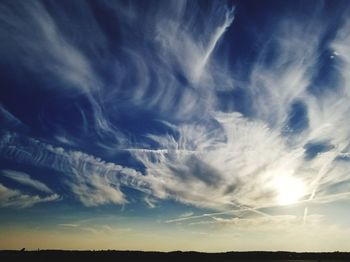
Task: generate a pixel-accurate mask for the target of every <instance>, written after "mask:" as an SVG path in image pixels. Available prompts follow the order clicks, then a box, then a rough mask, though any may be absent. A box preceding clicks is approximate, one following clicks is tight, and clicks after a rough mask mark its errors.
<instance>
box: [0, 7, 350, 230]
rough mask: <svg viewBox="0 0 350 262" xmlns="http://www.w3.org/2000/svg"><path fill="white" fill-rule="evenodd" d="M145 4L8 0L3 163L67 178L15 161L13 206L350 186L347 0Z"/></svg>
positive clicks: (316, 192)
mask: <svg viewBox="0 0 350 262" xmlns="http://www.w3.org/2000/svg"><path fill="white" fill-rule="evenodd" d="M147 2H148V3H147V5H146V4H145V2H144V1H141V2H140V1H73V2H69V1H2V2H1V3H0V56H1V57H2V62H1V64H0V66H1V70H2V72H3V73H1V74H2V76H4V77H3V83H2V84H1V85H2V88H1V94H2V95H1V105H0V122H1V137H0V156H1V159H2V161H4V162H6V163H16V164H19V165H20V164H23V165H29V166H33V167H35V168H39V169H40V168H43V169H45V170H52V171H54V172H55V174H57V176H58V177H56V178H55V179H56V180H57V181H59V182H58V184H59V185H60V186H59V188H60V190H61V189H62V188H64V189H65V190H63V191H62V190H61V191H60V192H58V189H56V187H57V183H53V182H52V181H51V180H50V179H47V180H46V182H45V183H44V182H42V181H40V178H41V177H36V174H35V172H28V173H27V172H23V170H22V169H20V168H19V169H20V170H14V168H6V169H5V168H4V169H3V170H2V171H1V176H0V179H1V180H0V182H1V181H3V182H1V184H0V193H1V194H0V196H1V197H0V205H1V206H16V207H30V206H32V205H34V204H37V203H39V202H48V201H64V200H65V199H66V198H69V197H70V196H72V195H73V196H74V198H75V199H77V200H78V201H80V202H81V203H82V204H83V205H85V206H98V205H103V204H108V203H111V204H117V205H119V204H128V200H129V196H128V193H126V192H127V190H126V189H128V188H131V189H135V190H136V191H140V192H142V194H143V195H144V198H142V199H140V201H142V200H144V201H146V202H147V204H148V205H149V206H151V207H154V206H156V204H154V203H156V202H157V201H161V200H166V199H171V200H175V201H178V202H181V203H185V204H189V205H194V206H197V207H203V208H210V209H213V210H221V211H225V210H240V209H242V210H247V209H249V210H255V211H256V212H259V211H257V210H259V209H261V208H264V207H273V206H276V205H279V204H283V203H279V199H280V200H281V197H280V195H283V194H284V193H283V192H281V191H285V190H296V188H297V187H298V188H300V187H301V186H302V187H303V188H304V190H303V191H301V192H300V195H298V198H299V199H298V201H302V202H303V201H304V202H317V203H323V202H331V201H337V200H339V199H343V198H348V197H349V194H348V193H347V192H349V182H348V181H349V174H348V170H349V167H350V166H349V146H350V145H349V141H350V121H349V117H348V116H349V114H350V103H349V101H350V100H349V98H350V71H349V70H350V50H349V48H350V47H349V46H350V45H349V44H350V42H349V41H350V21H349V19H348V17H349V16H348V11H347V8H343V7H342V6H341V5H340V4H339V7H337V8H333V9H332V11H329V8H328V7H327V4H328V3H327V2H322V1H309V2H308V3H307V4H306V7H305V10H302V9H297V10H294V11H293V12H294V13H293V14H294V15H291V13H288V11H286V10H284V9H283V11H281V13H280V14H279V15H276V16H275V18H274V19H273V21H272V20H268V22H265V24H258V21H256V23H257V24H254V23H253V22H251V21H250V22H249V23H248V22H247V23H246V24H245V20H244V16H245V14H244V8H240V4H239V2H238V3H236V2H235V3H230V2H226V1H211V2H209V3H207V2H204V1H147ZM96 10H98V11H96ZM328 12H329V13H328ZM106 17H108V19H107V18H106ZM324 17H331V18H326V19H325V18H324ZM334 21H336V22H334ZM267 23H268V24H267ZM249 40H250V41H249ZM9 72H11V73H9ZM5 75H7V76H6V77H5ZM6 181H7V182H9V181H11V183H10V184H8V186H7V185H6ZM281 181H282V182H281ZM285 181H287V182H285ZM289 181H292V183H289ZM295 181H297V182H295ZM294 182H295V183H298V184H296V188H293V183H294ZM284 183H288V184H289V185H290V187H291V188H288V186H286V185H284ZM16 186H18V188H16ZM20 186H21V187H20ZM22 187H27V189H28V188H29V189H30V190H29V189H28V190H29V191H25V190H24V189H25V188H24V189H23V190H24V191H23V192H22ZM55 192H56V193H55ZM287 197H288V196H287ZM286 201H289V200H288V199H287V200H286ZM280 202H281V201H280ZM286 203H287V202H286ZM237 221H238V220H237ZM237 221H236V220H227V221H224V220H222V219H221V218H217V219H216V222H220V223H236V222H237ZM242 221H243V223H249V221H248V220H242Z"/></svg>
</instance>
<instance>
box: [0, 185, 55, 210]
mask: <svg viewBox="0 0 350 262" xmlns="http://www.w3.org/2000/svg"><path fill="white" fill-rule="evenodd" d="M59 199H60V196H59V195H57V194H51V195H49V196H46V197H40V196H38V195H27V194H25V193H22V192H21V191H19V190H15V189H10V188H8V187H5V186H4V185H2V184H0V206H1V207H15V208H28V207H32V206H34V205H36V204H39V203H44V202H51V201H57V200H59Z"/></svg>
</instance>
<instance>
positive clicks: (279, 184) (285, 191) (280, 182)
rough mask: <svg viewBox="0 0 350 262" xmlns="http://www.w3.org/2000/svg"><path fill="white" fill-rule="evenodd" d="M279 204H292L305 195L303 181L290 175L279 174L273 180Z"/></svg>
mask: <svg viewBox="0 0 350 262" xmlns="http://www.w3.org/2000/svg"><path fill="white" fill-rule="evenodd" d="M274 187H275V190H276V192H277V196H276V201H277V202H278V204H279V205H283V206H284V205H292V204H295V203H296V202H298V201H299V200H300V199H301V198H302V197H303V196H304V195H305V185H304V182H303V181H302V180H300V179H298V178H296V177H294V176H292V175H280V176H277V177H276V179H275V180H274Z"/></svg>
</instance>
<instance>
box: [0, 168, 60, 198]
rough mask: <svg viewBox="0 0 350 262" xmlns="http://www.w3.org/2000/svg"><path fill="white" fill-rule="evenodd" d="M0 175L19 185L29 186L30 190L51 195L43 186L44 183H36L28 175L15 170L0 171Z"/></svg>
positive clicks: (49, 190)
mask: <svg viewBox="0 0 350 262" xmlns="http://www.w3.org/2000/svg"><path fill="white" fill-rule="evenodd" d="M1 173H2V175H3V176H5V177H7V178H10V179H12V180H14V181H16V182H18V183H20V184H23V185H26V186H30V187H32V188H35V189H36V190H39V191H42V192H45V193H53V192H52V190H51V189H50V188H49V187H48V186H47V185H45V184H44V183H42V182H40V181H37V180H35V179H32V178H31V177H30V176H29V175H28V174H26V173H23V172H19V171H15V170H7V169H6V170H1Z"/></svg>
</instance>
